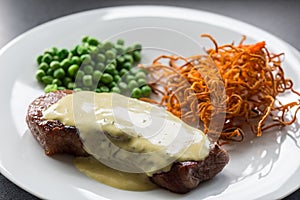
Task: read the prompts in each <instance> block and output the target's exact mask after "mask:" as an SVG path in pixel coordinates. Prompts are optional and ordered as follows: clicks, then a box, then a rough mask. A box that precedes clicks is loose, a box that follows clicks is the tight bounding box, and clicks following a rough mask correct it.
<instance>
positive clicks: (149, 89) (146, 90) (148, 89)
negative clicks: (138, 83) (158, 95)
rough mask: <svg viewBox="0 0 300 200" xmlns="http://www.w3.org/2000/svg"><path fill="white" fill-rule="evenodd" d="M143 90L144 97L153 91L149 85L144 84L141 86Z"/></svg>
mask: <svg viewBox="0 0 300 200" xmlns="http://www.w3.org/2000/svg"><path fill="white" fill-rule="evenodd" d="M141 91H142V95H143V97H149V96H150V95H151V93H152V89H151V88H150V87H149V86H148V85H145V86H143V87H142V88H141Z"/></svg>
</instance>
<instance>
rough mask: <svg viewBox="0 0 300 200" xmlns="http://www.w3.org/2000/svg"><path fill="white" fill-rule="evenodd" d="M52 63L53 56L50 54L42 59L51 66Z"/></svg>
mask: <svg viewBox="0 0 300 200" xmlns="http://www.w3.org/2000/svg"><path fill="white" fill-rule="evenodd" d="M51 61H52V56H51V55H50V54H49V53H46V54H44V56H43V58H42V62H45V63H47V64H50V63H51Z"/></svg>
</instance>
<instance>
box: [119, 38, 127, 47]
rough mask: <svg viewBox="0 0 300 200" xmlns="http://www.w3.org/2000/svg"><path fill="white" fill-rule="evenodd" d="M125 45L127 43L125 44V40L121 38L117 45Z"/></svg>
mask: <svg viewBox="0 0 300 200" xmlns="http://www.w3.org/2000/svg"><path fill="white" fill-rule="evenodd" d="M124 43H125V42H124V40H123V39H121V38H120V39H118V40H117V44H118V45H121V46H123V45H124Z"/></svg>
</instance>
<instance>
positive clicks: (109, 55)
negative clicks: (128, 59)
mask: <svg viewBox="0 0 300 200" xmlns="http://www.w3.org/2000/svg"><path fill="white" fill-rule="evenodd" d="M105 56H106V58H107V59H110V60H112V59H114V58H115V57H116V54H115V52H114V51H112V50H107V51H106V52H105Z"/></svg>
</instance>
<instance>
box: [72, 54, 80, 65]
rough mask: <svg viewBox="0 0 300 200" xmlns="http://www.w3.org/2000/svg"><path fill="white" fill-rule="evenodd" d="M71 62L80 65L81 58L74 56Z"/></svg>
mask: <svg viewBox="0 0 300 200" xmlns="http://www.w3.org/2000/svg"><path fill="white" fill-rule="evenodd" d="M71 63H72V64H76V65H80V64H81V59H80V58H79V57H78V56H73V57H72V58H71Z"/></svg>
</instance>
